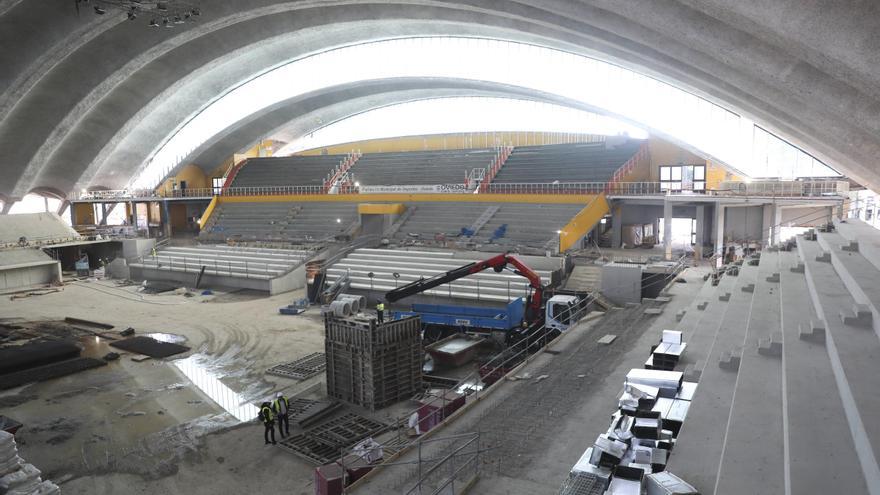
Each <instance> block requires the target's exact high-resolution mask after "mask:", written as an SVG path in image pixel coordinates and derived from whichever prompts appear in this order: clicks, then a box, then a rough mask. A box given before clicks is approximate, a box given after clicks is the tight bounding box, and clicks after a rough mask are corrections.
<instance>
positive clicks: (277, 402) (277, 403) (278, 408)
mask: <svg viewBox="0 0 880 495" xmlns="http://www.w3.org/2000/svg"><path fill="white" fill-rule="evenodd" d="M272 404H273V406H274V409H275V410H276V411H278V414H281V404H284V412H287V411H288V410H289V409H290V402H289V401H288V400H287V397H282V398H280V399H275V400H274V401H273V402H272Z"/></svg>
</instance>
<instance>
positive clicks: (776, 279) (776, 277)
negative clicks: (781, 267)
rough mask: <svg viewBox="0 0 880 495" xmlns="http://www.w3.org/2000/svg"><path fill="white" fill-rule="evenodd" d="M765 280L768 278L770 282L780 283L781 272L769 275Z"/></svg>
mask: <svg viewBox="0 0 880 495" xmlns="http://www.w3.org/2000/svg"><path fill="white" fill-rule="evenodd" d="M764 280H766V281H768V282H770V283H774V284H778V283H779V272H776V273H774V274H773V275H770V276H769V277H767V278H766V279H764Z"/></svg>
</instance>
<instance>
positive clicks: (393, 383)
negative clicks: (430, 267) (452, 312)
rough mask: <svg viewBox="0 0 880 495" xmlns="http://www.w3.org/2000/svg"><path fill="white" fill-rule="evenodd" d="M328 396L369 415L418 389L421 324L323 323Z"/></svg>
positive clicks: (342, 320)
mask: <svg viewBox="0 0 880 495" xmlns="http://www.w3.org/2000/svg"><path fill="white" fill-rule="evenodd" d="M324 328H325V332H326V340H325V354H326V360H327V395H328V396H330V397H332V398H335V399H339V400H342V401H345V402H348V403H350V404H356V405H359V406H363V407H365V408H367V409H369V410H371V411H375V410H376V409H381V408H382V407H385V406H388V405H391V404H394V403H396V402H399V401H401V400H405V399H409V398H410V397H412V396H413V395H415V394H416V393H417V392H420V391H421V390H422V356H423V353H422V339H421V320H420V319H419V318H418V317H411V318H403V319H400V320H394V321H386V322H384V323H377V322H376V320H375V319H372V318H370V319H367V318H359V317H351V318H336V317H334V316H333V315H330V314H327V315H325V318H324Z"/></svg>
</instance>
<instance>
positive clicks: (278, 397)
mask: <svg viewBox="0 0 880 495" xmlns="http://www.w3.org/2000/svg"><path fill="white" fill-rule="evenodd" d="M289 410H290V402H288V401H287V397H285V396H284V394H282V393H281V392H278V393H277V394H275V400H274V401H272V412H274V413H275V416H276V417H277V418H278V433H280V434H281V438H284V437H286V436H287V435H290V420H289V419H288V418H287V412H288V411H289Z"/></svg>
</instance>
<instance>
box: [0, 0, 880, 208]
mask: <svg viewBox="0 0 880 495" xmlns="http://www.w3.org/2000/svg"><path fill="white" fill-rule="evenodd" d="M824 3H827V4H828V5H823V4H824ZM847 4H848V5H847V6H846V8H842V7H841V5H840V3H839V2H818V3H811V4H810V5H809V6H805V5H804V4H803V2H800V1H798V0H776V1H771V0H747V1H743V2H725V1H723V0H710V1H707V2H693V1H692V0H677V1H676V0H661V1H657V0H634V1H632V2H612V1H610V0H606V1H587V2H573V1H561V0H560V1H532V2H528V3H526V2H517V1H511V2H494V1H489V0H477V1H421V0H413V1H397V2H394V1H385V0H375V1H357V0H339V1H320V0H313V1H291V2H273V1H271V0H237V1H233V0H215V1H212V2H209V3H205V4H204V5H203V8H202V15H201V16H200V18H199V21H198V22H197V23H191V24H185V25H180V26H177V27H175V28H174V29H150V28H147V27H146V26H145V24H144V23H141V22H128V21H124V20H123V19H124V16H123V15H122V14H121V13H117V14H118V15H110V14H113V12H108V15H104V16H94V15H92V14H88V13H83V14H80V15H77V14H76V13H75V12H74V11H73V8H72V6H71V5H69V4H66V5H65V2H55V1H50V0H42V1H34V2H30V1H28V2H24V1H17V0H2V1H0V66H2V67H4V69H5V70H4V71H2V72H0V157H2V163H0V167H2V176H3V179H2V180H0V194H3V195H6V196H9V197H21V196H22V195H23V194H25V193H27V192H28V191H31V190H34V189H38V188H44V189H45V188H51V189H52V190H59V191H70V190H73V189H75V188H77V187H81V186H102V187H120V186H122V185H124V184H125V183H127V182H128V181H129V180H130V179H131V177H132V175H133V174H134V173H135V172H136V171H137V170H138V169H139V168H140V167H141V166H142V165H143V164H144V162H145V161H146V160H147V159H148V158H149V156H150V154H151V153H153V152H154V150H155V149H156V147H157V146H158V145H159V144H160V143H161V142H162V141H163V140H165V139H167V138H168V136H169V134H171V133H173V132H174V130H175V129H177V128H178V127H179V126H180V125H181V123H183V122H185V121H186V120H187V119H189V118H191V117H192V115H193V114H194V113H197V112H198V111H199V109H202V108H205V107H206V106H207V105H209V104H210V103H211V102H212V101H213V100H214V99H216V98H217V97H218V95H221V94H223V93H224V92H227V91H229V90H230V88H234V87H235V86H236V85H238V84H240V83H241V82H242V81H246V80H248V79H251V78H253V77H254V76H256V75H259V74H261V73H264V72H266V71H267V70H271V69H273V68H275V67H278V66H279V65H281V64H284V63H286V62H288V61H290V60H293V59H296V58H298V57H303V56H307V55H309V54H315V53H320V52H322V51H326V50H328V49H333V48H338V47H342V46H346V45H352V44H358V43H364V42H370V41H376V40H387V39H392V38H400V37H407V36H441V35H458V36H478V37H486V38H493V39H502V40H512V41H518V42H524V43H530V44H535V45H538V46H546V47H553V48H558V49H561V50H565V51H567V52H570V53H577V54H582V55H587V56H592V57H598V58H602V59H604V60H608V61H610V62H613V63H615V64H619V65H621V66H623V67H627V68H630V69H633V70H635V71H637V72H639V73H642V74H646V75H650V76H652V77H656V78H658V79H661V80H663V81H667V82H669V83H671V84H673V85H675V86H677V87H680V88H683V89H686V90H687V91H690V92H693V93H695V94H699V95H700V96H703V97H705V98H707V99H709V100H710V101H713V102H716V103H718V104H720V105H722V106H723V107H725V108H729V109H731V110H733V111H735V112H738V113H740V114H741V115H744V116H747V117H748V118H750V119H753V120H755V121H756V122H759V123H761V124H762V125H763V126H764V127H765V128H767V129H768V130H770V131H771V132H774V133H776V134H778V135H780V136H782V137H784V138H786V139H787V140H789V141H791V142H792V143H794V144H796V145H798V146H800V147H801V148H803V149H805V150H807V151H808V152H810V153H812V154H813V155H815V156H816V157H818V158H820V159H822V160H823V161H825V162H827V163H828V164H830V165H833V166H834V167H835V168H837V169H838V170H839V171H841V172H843V173H845V174H847V175H848V176H850V177H852V178H854V179H856V180H858V181H860V182H862V183H864V184H865V185H868V186H874V187H875V188H876V187H877V186H880V175H878V173H877V168H876V165H875V159H874V157H876V156H878V153H880V64H878V63H877V62H878V60H877V59H878V58H880V39H878V38H877V37H876V32H878V28H880V15H878V11H877V9H878V7H877V6H876V5H874V4H872V3H870V2H847ZM409 84H410V86H409V87H406V86H405V85H404V86H400V88H397V87H395V88H393V89H392V88H391V87H388V86H386V88H385V90H384V91H381V92H379V93H377V94H381V95H382V97H379V96H375V95H374V97H373V98H372V100H371V99H370V98H369V94H361V95H359V96H355V95H354V94H350V95H349V96H351V98H345V97H344V96H343V97H340V96H339V95H341V94H344V90H342V89H341V88H334V89H333V90H332V92H333V93H334V94H336V97H334V98H330V99H328V100H327V101H328V104H327V105H326V106H322V105H321V104H319V103H318V102H317V101H316V100H313V104H314V105H315V106H314V108H312V109H311V110H309V111H308V112H305V113H308V114H310V115H311V116H312V117H316V116H317V118H320V115H321V114H322V112H323V111H324V110H323V109H325V108H326V111H327V116H328V118H331V119H332V118H336V117H334V115H336V114H334V113H333V112H336V113H337V114H340V115H341V114H343V113H345V112H354V111H355V110H356V111H364V110H365V108H364V107H363V106H359V107H358V108H356V109H355V108H354V106H353V105H351V104H349V106H350V107H351V108H349V109H348V110H343V109H342V108H343V107H345V106H346V102H347V101H348V102H351V101H355V100H358V101H360V103H362V104H363V105H366V106H367V107H369V105H371V104H375V105H385V104H388V103H389V102H393V101H405V99H406V98H413V96H414V95H413V94H412V93H408V92H411V91H419V90H420V91H422V92H431V91H435V90H436V91H437V92H439V93H441V94H446V93H449V94H452V93H454V94H483V93H489V94H493V95H502V94H504V93H507V92H511V90H510V88H498V87H480V88H476V87H473V88H464V87H461V83H460V81H459V82H450V81H444V82H440V81H438V84H437V85H436V86H432V85H431V84H425V81H421V82H420V83H418V82H415V81H410V82H409ZM418 84H421V87H420V88H415V87H414V85H418ZM456 84H457V85H458V86H457V87H450V86H455V85H456ZM512 92H513V93H515V92H516V91H512ZM520 96H522V95H520ZM401 98H403V100H401ZM371 101H372V103H371ZM272 110H275V111H277V110H278V109H277V108H274V109H272ZM276 118H278V119H279V120H284V119H283V118H282V116H281V115H276ZM296 118H300V116H299V115H293V116H291V119H287V120H288V121H291V120H295V119H296ZM256 120H259V119H252V121H256ZM235 132H238V130H230V131H229V132H227V133H226V135H227V136H228V135H232V134H234V133H235ZM222 137H223V136H220V138H218V139H217V140H216V141H218V142H222V141H223V139H222ZM229 144H230V145H232V142H230V143H229ZM219 149H220V148H218V147H214V148H213V149H212V152H213V153H217V152H219V151H218V150H219ZM233 151H235V150H234V149H229V150H227V151H226V152H227V153H231V152H233Z"/></svg>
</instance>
